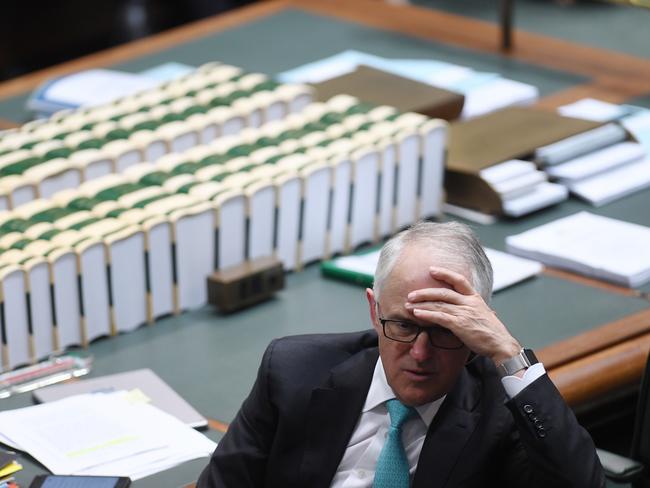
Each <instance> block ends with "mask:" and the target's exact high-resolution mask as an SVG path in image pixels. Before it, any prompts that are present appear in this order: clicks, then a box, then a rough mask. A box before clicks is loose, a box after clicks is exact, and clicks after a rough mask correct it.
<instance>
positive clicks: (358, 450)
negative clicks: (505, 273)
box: [197, 222, 604, 488]
mask: <svg viewBox="0 0 650 488" xmlns="http://www.w3.org/2000/svg"><path fill="white" fill-rule="evenodd" d="M491 289H492V270H491V267H490V264H489V261H488V259H487V257H486V256H485V253H484V252H483V250H482V248H481V246H480V244H479V243H478V240H477V239H476V237H475V236H474V234H473V233H472V232H471V230H469V228H467V227H466V226H463V225H462V224H457V223H447V224H434V223H426V222H423V223H419V224H416V225H415V226H413V227H412V228H410V229H408V230H406V231H404V232H402V233H400V234H398V235H397V236H395V237H394V238H392V239H391V240H390V241H388V242H387V243H386V245H385V246H384V247H383V248H382V252H381V255H380V258H379V263H378V265H377V271H376V273H375V283H374V288H373V289H368V290H366V294H367V298H368V304H369V309H370V318H371V320H372V324H373V330H371V331H365V332H359V333H352V334H322V335H305V336H295V337H288V338H284V339H279V340H275V341H273V342H272V343H271V345H270V346H269V347H268V349H267V351H266V353H265V354H264V358H263V360H262V364H261V366H260V369H259V372H258V377H257V380H256V382H255V385H254V387H253V390H252V391H251V393H250V395H249V397H248V398H247V399H246V400H245V402H244V403H243V405H242V407H241V410H240V411H239V413H238V414H237V417H236V418H235V420H234V421H233V423H232V424H231V426H230V429H229V430H228V433H227V434H226V435H225V437H224V438H223V440H222V441H221V442H220V443H219V446H218V447H217V449H216V450H215V453H214V454H213V456H212V458H211V460H210V464H209V465H208V467H206V469H205V470H204V471H203V473H202V474H201V477H200V479H199V481H198V484H197V486H198V487H199V488H205V487H237V488H239V487H248V486H250V487H253V486H255V487H258V486H282V487H327V486H333V487H337V488H338V487H341V488H343V487H370V486H373V487H391V488H400V487H408V486H413V487H485V486H499V487H500V486H511V487H518V486H524V487H545V488H547V487H584V488H591V487H601V486H604V478H603V474H602V468H601V466H600V463H599V461H598V458H597V456H596V453H595V448H594V445H593V442H592V441H591V438H590V437H589V435H588V434H587V432H586V431H585V430H584V429H582V427H580V426H579V425H578V423H577V421H576V419H575V417H574V415H573V413H572V412H571V410H570V409H569V408H568V407H567V405H566V404H565V403H564V401H563V399H562V397H561V396H560V394H559V392H558V391H557V389H556V388H555V386H554V385H553V384H552V382H551V381H550V379H549V378H548V376H547V375H546V373H545V370H544V367H543V365H542V364H541V363H538V362H537V361H536V359H535V358H534V355H533V354H531V353H530V352H529V351H528V350H524V349H522V347H521V345H520V344H519V343H518V342H517V341H516V339H514V338H513V337H512V336H511V335H510V333H509V332H508V330H507V329H506V327H505V326H504V325H503V324H502V323H501V321H500V320H499V319H498V318H497V316H496V314H494V312H493V311H492V310H491V309H490V308H489V306H488V305H487V303H488V301H489V297H490V293H491Z"/></svg>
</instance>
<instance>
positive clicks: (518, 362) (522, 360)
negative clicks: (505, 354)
mask: <svg viewBox="0 0 650 488" xmlns="http://www.w3.org/2000/svg"><path fill="white" fill-rule="evenodd" d="M538 362H539V361H538V360H537V357H535V353H534V352H533V351H532V350H531V349H522V350H521V351H519V354H517V355H516V356H513V357H511V358H510V359H506V360H505V361H504V362H503V363H502V364H500V365H499V366H497V370H498V371H499V374H500V375H501V377H503V376H510V375H513V374H515V373H516V372H517V371H521V370H522V369H525V368H528V367H530V366H532V365H533V364H537V363H538Z"/></svg>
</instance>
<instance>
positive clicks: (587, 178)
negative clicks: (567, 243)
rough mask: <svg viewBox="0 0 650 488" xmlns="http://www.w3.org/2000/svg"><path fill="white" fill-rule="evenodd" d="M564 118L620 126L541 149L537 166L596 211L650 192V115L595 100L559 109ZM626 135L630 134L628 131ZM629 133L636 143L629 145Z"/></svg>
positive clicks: (601, 129) (603, 129)
mask: <svg viewBox="0 0 650 488" xmlns="http://www.w3.org/2000/svg"><path fill="white" fill-rule="evenodd" d="M558 111H559V112H560V113H561V114H563V115H568V116H572V117H578V118H585V119H589V120H595V121H610V120H616V119H618V120H620V125H619V124H618V123H613V122H610V123H607V124H605V125H603V126H601V127H598V128H596V129H593V130H590V131H587V132H584V133H582V134H578V135H575V136H573V137H569V138H567V139H564V140H562V141H558V142H556V143H553V144H550V145H548V146H545V147H541V148H538V149H537V151H536V152H535V160H536V161H537V162H538V163H539V164H542V165H545V166H546V167H545V170H546V172H547V173H548V175H549V176H550V177H551V178H554V179H557V180H558V181H559V183H561V184H563V185H565V186H566V187H567V188H568V189H569V190H570V191H571V193H573V194H574V195H576V196H578V197H580V198H582V199H584V200H587V201H588V202H589V203H591V204H592V205H595V206H599V205H604V204H606V203H609V202H612V201H614V200H617V199H618V198H621V197H624V196H627V195H629V194H631V193H634V192H636V191H638V190H641V189H643V188H647V187H648V186H650V172H649V171H648V164H649V163H648V162H647V160H646V158H647V155H648V151H649V150H650V112H649V111H645V110H643V109H639V108H637V107H632V106H628V105H616V104H612V103H607V102H602V101H599V100H594V99H591V98H585V99H582V100H579V101H578V102H575V103H572V104H569V105H565V106H563V107H560V108H559V109H558ZM626 129H627V131H626ZM628 132H629V133H631V134H633V136H634V137H635V138H636V142H635V141H629V140H628V141H626V139H629V135H628Z"/></svg>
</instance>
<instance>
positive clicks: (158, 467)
mask: <svg viewBox="0 0 650 488" xmlns="http://www.w3.org/2000/svg"><path fill="white" fill-rule="evenodd" d="M0 432H1V434H0V441H2V442H4V443H6V444H8V445H10V446H12V447H14V448H15V449H19V450H21V451H26V452H28V453H29V454H30V455H31V456H33V457H34V458H36V459H37V460H38V461H39V462H40V463H42V464H43V465H44V466H45V467H47V468H48V469H49V470H50V471H52V472H53V473H54V474H77V475H81V474H86V475H106V476H128V477H129V478H131V479H132V480H136V479H139V478H142V477H144V476H148V475H150V474H153V473H156V472H158V471H162V470H165V469H168V468H171V467H173V466H176V465H178V464H180V463H183V462H185V461H189V460H191V459H197V458H200V457H207V456H209V455H210V454H211V453H212V452H213V451H214V449H215V447H216V444H215V443H214V442H213V441H211V440H210V439H208V438H207V437H205V436H204V435H203V434H201V433H199V432H197V431H195V430H194V429H192V428H191V427H188V426H187V425H185V424H184V423H182V422H181V421H180V420H178V419H177V418H176V417H173V416H171V415H169V414H167V413H165V412H163V411H162V410H160V409H158V408H156V407H154V406H152V405H151V404H148V403H145V402H143V401H142V399H141V398H134V396H133V395H129V394H128V393H126V392H115V393H106V394H102V393H94V394H85V395H75V396H72V397H68V398H65V399H63V400H59V401H56V402H51V403H46V404H42V405H37V406H34V407H27V408H21V409H17V410H8V411H5V412H2V413H0Z"/></svg>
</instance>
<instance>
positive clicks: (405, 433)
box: [331, 358, 546, 488]
mask: <svg viewBox="0 0 650 488" xmlns="http://www.w3.org/2000/svg"><path fill="white" fill-rule="evenodd" d="M545 372H546V370H545V369H544V366H543V365H542V364H541V363H537V364H534V365H532V366H531V367H530V368H528V369H527V370H526V372H525V373H524V376H523V377H522V378H519V377H517V376H506V377H504V378H502V379H501V382H502V383H503V387H504V388H505V390H506V394H507V395H508V397H510V398H512V397H514V396H515V395H517V394H518V393H519V392H520V391H521V390H523V389H524V388H525V387H526V386H528V385H529V384H530V383H532V382H533V381H534V380H536V379H537V378H539V377H540V376H542V375H543V374H544V373H545ZM392 398H395V393H393V390H392V389H391V387H390V386H388V382H387V381H386V373H385V372H384V366H383V364H382V362H381V358H379V359H378V360H377V364H376V365H375V371H374V373H373V376H372V382H371V383H370V388H369V389H368V395H367V396H366V402H365V403H364V405H363V408H362V410H361V416H360V417H359V422H358V423H357V425H356V427H355V428H354V431H353V432H352V436H351V437H350V441H349V442H348V447H347V448H346V450H345V453H344V454H343V459H342V460H341V463H340V464H339V467H338V469H337V471H336V474H335V475H334V479H333V480H332V484H331V487H332V488H370V487H371V486H372V482H373V479H374V477H375V465H376V464H377V458H379V453H380V452H381V449H382V447H384V439H385V438H386V436H387V435H388V428H389V427H390V416H389V415H388V409H387V408H386V401H387V400H390V399H392ZM445 398H446V396H443V397H442V398H439V399H438V400H436V401H434V402H431V403H427V404H425V405H421V406H419V407H416V410H417V412H418V415H415V416H413V417H411V418H410V419H409V420H408V421H407V422H406V423H405V424H404V426H403V427H402V442H403V443H404V449H405V450H406V457H407V459H408V462H409V466H410V474H411V482H412V481H413V476H414V475H415V470H416V468H417V465H418V458H419V457H420V451H421V450H422V445H423V444H424V438H425V437H426V435H427V430H428V429H429V425H431V422H432V421H433V418H434V417H435V416H436V413H438V410H439V409H440V405H442V402H443V401H444V399H445Z"/></svg>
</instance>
